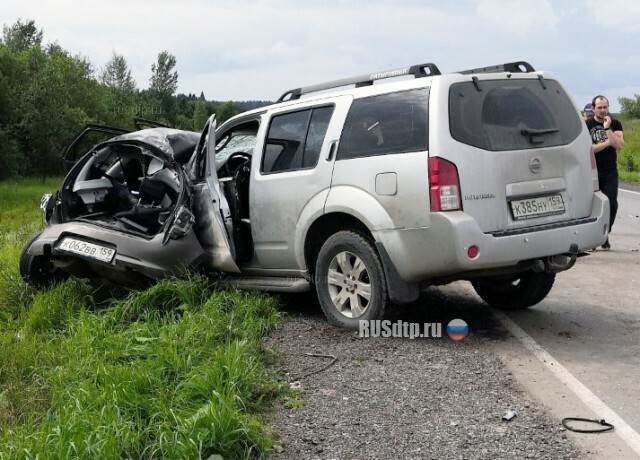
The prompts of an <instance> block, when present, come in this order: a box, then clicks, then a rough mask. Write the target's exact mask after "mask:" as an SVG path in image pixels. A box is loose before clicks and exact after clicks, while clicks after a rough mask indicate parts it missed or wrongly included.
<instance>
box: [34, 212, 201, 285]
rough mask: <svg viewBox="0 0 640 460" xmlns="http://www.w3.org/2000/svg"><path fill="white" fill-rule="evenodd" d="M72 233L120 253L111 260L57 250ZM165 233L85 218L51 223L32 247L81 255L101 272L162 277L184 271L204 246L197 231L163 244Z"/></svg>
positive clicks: (44, 251) (42, 251)
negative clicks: (134, 231) (148, 233)
mask: <svg viewBox="0 0 640 460" xmlns="http://www.w3.org/2000/svg"><path fill="white" fill-rule="evenodd" d="M65 236H72V237H76V238H79V239H81V240H85V241H89V242H93V243H97V244H103V245H106V246H110V247H115V249H116V251H117V253H116V256H115V257H114V259H113V260H112V261H111V263H105V262H99V261H95V260H91V259H87V258H85V257H82V256H78V255H74V254H69V253H62V252H58V251H56V247H57V245H58V243H59V242H60V241H61V239H62V238H64V237H65ZM162 237H163V235H162V234H160V235H156V236H155V237H154V238H152V239H146V238H142V237H138V236H135V235H129V234H127V233H124V232H122V231H118V230H110V229H108V228H103V227H100V226H97V225H92V224H90V223H85V222H68V223H64V224H55V225H50V226H48V227H47V228H45V229H44V231H43V232H42V233H41V234H40V236H39V237H38V239H37V240H36V241H34V242H33V244H32V245H31V247H30V249H29V251H30V252H31V253H32V254H33V255H40V254H52V255H53V258H54V259H56V258H63V259H67V260H73V259H81V260H83V261H84V262H85V263H89V264H90V265H94V266H96V268H98V269H99V270H100V271H101V272H104V271H105V270H106V271H109V270H113V271H116V272H123V273H126V272H129V271H132V270H133V271H134V272H136V273H139V274H141V275H144V276H146V277H149V278H160V277H164V276H170V275H176V274H179V273H181V272H184V271H185V269H186V268H188V267H190V266H191V265H192V264H193V263H194V262H195V261H196V259H197V258H198V257H201V256H202V248H201V246H200V244H199V243H198V240H197V239H196V237H195V235H194V233H193V231H190V232H189V233H187V235H185V236H184V237H182V238H180V239H177V240H169V242H168V243H167V244H166V245H163V244H162Z"/></svg>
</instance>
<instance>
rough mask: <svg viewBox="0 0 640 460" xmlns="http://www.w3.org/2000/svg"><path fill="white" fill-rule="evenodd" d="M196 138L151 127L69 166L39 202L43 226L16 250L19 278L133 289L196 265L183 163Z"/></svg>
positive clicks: (199, 252)
mask: <svg viewBox="0 0 640 460" xmlns="http://www.w3.org/2000/svg"><path fill="white" fill-rule="evenodd" d="M107 133H110V134H111V135H113V134H117V131H108V130H107ZM200 139H201V135H200V134H199V133H195V132H190V131H182V130H177V129H171V128H167V127H152V128H148V129H142V130H139V131H134V132H128V133H127V132H125V133H121V134H117V135H116V136H115V137H112V138H111V139H108V140H107V141H105V142H101V143H99V144H97V145H95V146H94V147H92V148H91V149H90V150H89V152H88V153H86V154H85V155H84V156H82V157H81V158H80V159H79V160H77V161H73V165H72V166H71V167H70V170H69V172H68V174H67V176H66V177H65V179H64V181H63V183H62V187H61V188H60V190H58V191H57V192H56V193H55V194H53V195H46V196H45V197H43V200H42V204H41V207H42V208H43V211H44V212H45V219H46V221H47V226H46V228H45V229H44V230H43V231H42V232H41V233H39V234H38V235H36V236H35V237H34V238H33V239H32V240H31V241H29V242H28V243H27V245H26V246H25V248H24V250H23V253H22V256H21V259H20V272H21V275H22V277H23V279H24V280H25V281H27V282H28V283H29V284H31V285H33V286H36V287H45V286H48V285H49V284H51V283H53V282H56V281H60V280H63V279H65V278H66V277H68V276H69V275H73V276H77V277H83V278H99V279H106V280H109V281H112V282H114V283H117V284H120V285H126V286H132V285H138V284H140V283H144V282H145V281H149V280H153V279H157V278H161V277H165V276H171V275H178V274H180V273H183V272H184V271H186V270H187V269H189V268H190V267H194V266H197V265H199V261H200V260H201V259H202V258H203V257H205V255H206V254H205V251H204V250H203V248H202V245H201V244H200V242H199V240H198V237H197V236H196V234H195V232H194V231H193V227H194V225H195V224H196V218H195V216H194V214H193V212H192V211H191V207H192V193H193V190H192V187H191V183H190V179H189V176H188V166H189V165H188V162H189V160H190V159H191V157H192V154H193V152H194V149H195V148H196V146H197V145H198V141H199V140H200ZM77 140H78V139H77V138H76V139H75V140H74V143H75V142H76V141H77Z"/></svg>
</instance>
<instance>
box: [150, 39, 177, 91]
mask: <svg viewBox="0 0 640 460" xmlns="http://www.w3.org/2000/svg"><path fill="white" fill-rule="evenodd" d="M175 66H176V58H175V56H174V55H173V54H171V53H169V52H168V51H166V50H165V51H161V52H160V54H158V60H157V61H156V62H154V63H153V64H151V80H150V81H149V90H151V91H153V92H156V93H159V94H162V95H166V96H171V95H172V94H174V93H175V92H176V90H177V89H178V72H177V71H175V70H173V69H174V67H175Z"/></svg>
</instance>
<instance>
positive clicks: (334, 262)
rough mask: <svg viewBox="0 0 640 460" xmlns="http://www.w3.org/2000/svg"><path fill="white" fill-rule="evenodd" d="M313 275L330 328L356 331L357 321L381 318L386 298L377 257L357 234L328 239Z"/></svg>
mask: <svg viewBox="0 0 640 460" xmlns="http://www.w3.org/2000/svg"><path fill="white" fill-rule="evenodd" d="M315 275H316V281H315V286H316V292H317V294H318V300H319V301H320V305H321V306H322V310H323V311H324V313H325V315H326V316H327V318H328V319H329V320H330V321H331V322H332V323H333V324H335V325H337V326H340V327H343V328H347V329H357V328H358V322H359V321H360V320H376V319H381V318H382V317H383V316H384V311H385V309H386V307H387V304H388V303H389V297H388V294H387V284H386V281H385V278H384V271H383V269H382V264H381V262H380V257H379V256H378V254H377V252H376V251H375V249H374V248H373V246H372V245H371V243H369V242H368V241H367V240H366V239H364V238H363V237H362V236H360V235H359V234H357V233H355V232H352V231H340V232H337V233H335V234H334V235H332V236H331V237H329V238H328V239H327V240H326V241H325V242H324V244H323V245H322V247H321V248H320V252H319V253H318V258H317V262H316V273H315Z"/></svg>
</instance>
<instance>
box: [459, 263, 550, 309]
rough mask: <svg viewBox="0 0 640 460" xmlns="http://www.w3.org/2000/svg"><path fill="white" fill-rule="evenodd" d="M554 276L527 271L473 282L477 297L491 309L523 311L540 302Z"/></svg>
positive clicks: (548, 289)
mask: <svg viewBox="0 0 640 460" xmlns="http://www.w3.org/2000/svg"><path fill="white" fill-rule="evenodd" d="M555 279H556V275H555V274H552V273H547V272H533V271H528V272H524V273H518V274H517V275H512V276H509V277H504V276H501V277H492V278H482V279H478V280H473V281H472V282H471V284H472V285H473V288H474V289H475V291H476V292H477V293H478V295H479V296H480V297H481V298H482V300H484V301H485V302H487V303H488V304H489V305H491V306H492V307H496V308H501V309H505V310H524V309H525V308H528V307H530V306H532V305H535V304H537V303H538V302H542V300H543V299H544V298H545V297H546V296H547V294H549V291H551V288H552V287H553V282H554V281H555Z"/></svg>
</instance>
